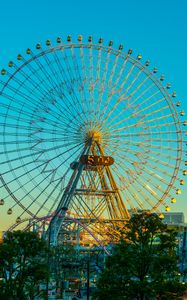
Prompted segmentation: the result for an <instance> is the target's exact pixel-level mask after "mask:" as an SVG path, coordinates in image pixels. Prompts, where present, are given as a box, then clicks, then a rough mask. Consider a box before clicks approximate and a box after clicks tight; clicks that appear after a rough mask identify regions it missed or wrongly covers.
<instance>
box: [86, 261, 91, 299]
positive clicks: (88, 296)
mask: <svg viewBox="0 0 187 300" xmlns="http://www.w3.org/2000/svg"><path fill="white" fill-rule="evenodd" d="M89 299H90V257H88V259H87V284H86V300H89Z"/></svg>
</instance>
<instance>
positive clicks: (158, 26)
mask: <svg viewBox="0 0 187 300" xmlns="http://www.w3.org/2000/svg"><path fill="white" fill-rule="evenodd" d="M186 12H187V1H186V0H178V1H176V0H155V1H151V0H142V1H137V0H131V1H129V0H128V1H127V0H115V1H111V0H108V1H106V0H100V1H99V0H94V1H88V0H87V1H86V0H79V1H76V0H74V1H71V0H69V1H63V0H61V1H60V0H53V1H49V0H45V1H44V0H38V1H37V0H33V1H29V2H27V1H23V0H21V1H20V0H17V1H14V0H12V1H8V0H7V1H1V4H0V69H1V68H3V67H5V68H6V65H7V63H8V61H9V60H14V59H15V58H16V56H17V54H18V53H24V52H25V49H26V48H27V47H30V48H32V47H33V48H34V46H35V44H36V43H37V42H41V43H42V42H43V43H44V42H45V40H46V39H47V38H50V39H51V40H52V41H53V40H54V41H55V38H56V37H57V36H61V37H62V40H63V39H64V41H66V36H67V35H68V34H70V35H72V37H73V39H76V38H77V35H78V34H82V35H83V37H85V39H86V38H87V37H88V36H89V35H93V39H94V40H98V38H99V37H100V36H102V37H103V39H104V42H105V41H106V42H107V41H109V40H113V41H114V47H115V46H116V47H118V45H119V44H120V43H122V44H123V45H124V49H125V50H127V49H128V48H133V49H134V52H135V53H137V54H138V53H141V54H142V56H143V59H145V60H147V59H150V61H151V66H152V67H154V66H156V67H158V69H159V72H160V74H165V77H166V81H167V82H171V84H172V88H173V90H174V91H176V92H177V96H178V99H180V100H181V102H182V103H183V108H184V109H185V110H186V111H187V100H186V99H185V98H186V95H187V84H186V70H187V18H186ZM186 181H187V180H186ZM186 194H187V184H186V186H185V187H184V188H183V195H182V196H180V199H179V200H178V203H177V204H176V210H178V211H181V210H182V211H184V212H185V214H186V220H187V203H186V204H185V201H186ZM0 226H1V225H0Z"/></svg>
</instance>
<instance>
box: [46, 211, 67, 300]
mask: <svg viewBox="0 0 187 300" xmlns="http://www.w3.org/2000/svg"><path fill="white" fill-rule="evenodd" d="M67 210H68V209H67V207H60V208H59V209H57V211H56V212H55V214H54V215H53V217H52V218H51V221H50V223H49V227H48V253H47V264H48V266H49V274H48V276H47V280H46V295H45V299H46V300H48V298H49V297H48V290H49V277H50V255H49V252H50V246H51V227H52V223H53V221H54V220H55V218H56V217H57V215H58V214H59V213H60V212H61V211H64V212H66V211H67Z"/></svg>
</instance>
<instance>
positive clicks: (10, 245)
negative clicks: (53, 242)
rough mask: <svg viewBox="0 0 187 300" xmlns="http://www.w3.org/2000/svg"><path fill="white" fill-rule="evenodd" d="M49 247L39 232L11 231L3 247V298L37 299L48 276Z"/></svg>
mask: <svg viewBox="0 0 187 300" xmlns="http://www.w3.org/2000/svg"><path fill="white" fill-rule="evenodd" d="M46 252H47V245H46V242H45V241H44V240H42V239H40V238H39V236H38V235H37V234H36V233H33V232H24V231H14V232H8V233H7V234H6V237H5V238H4V241H3V243H2V244H0V276H1V278H2V280H1V287H0V299H2V300H4V299H6V300H7V299H9V300H14V299H19V300H25V299H34V292H35V288H36V286H37V285H38V284H39V283H40V282H41V281H42V280H44V279H46V276H47V274H48V266H47V262H46Z"/></svg>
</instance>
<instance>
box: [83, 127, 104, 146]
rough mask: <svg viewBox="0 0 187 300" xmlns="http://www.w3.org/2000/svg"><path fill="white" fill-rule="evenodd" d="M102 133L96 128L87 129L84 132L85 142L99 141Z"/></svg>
mask: <svg viewBox="0 0 187 300" xmlns="http://www.w3.org/2000/svg"><path fill="white" fill-rule="evenodd" d="M101 140H102V133H101V132H99V131H97V130H89V131H88V132H87V134H86V143H87V142H89V141H91V143H94V142H97V143H99V144H100V143H101Z"/></svg>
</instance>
